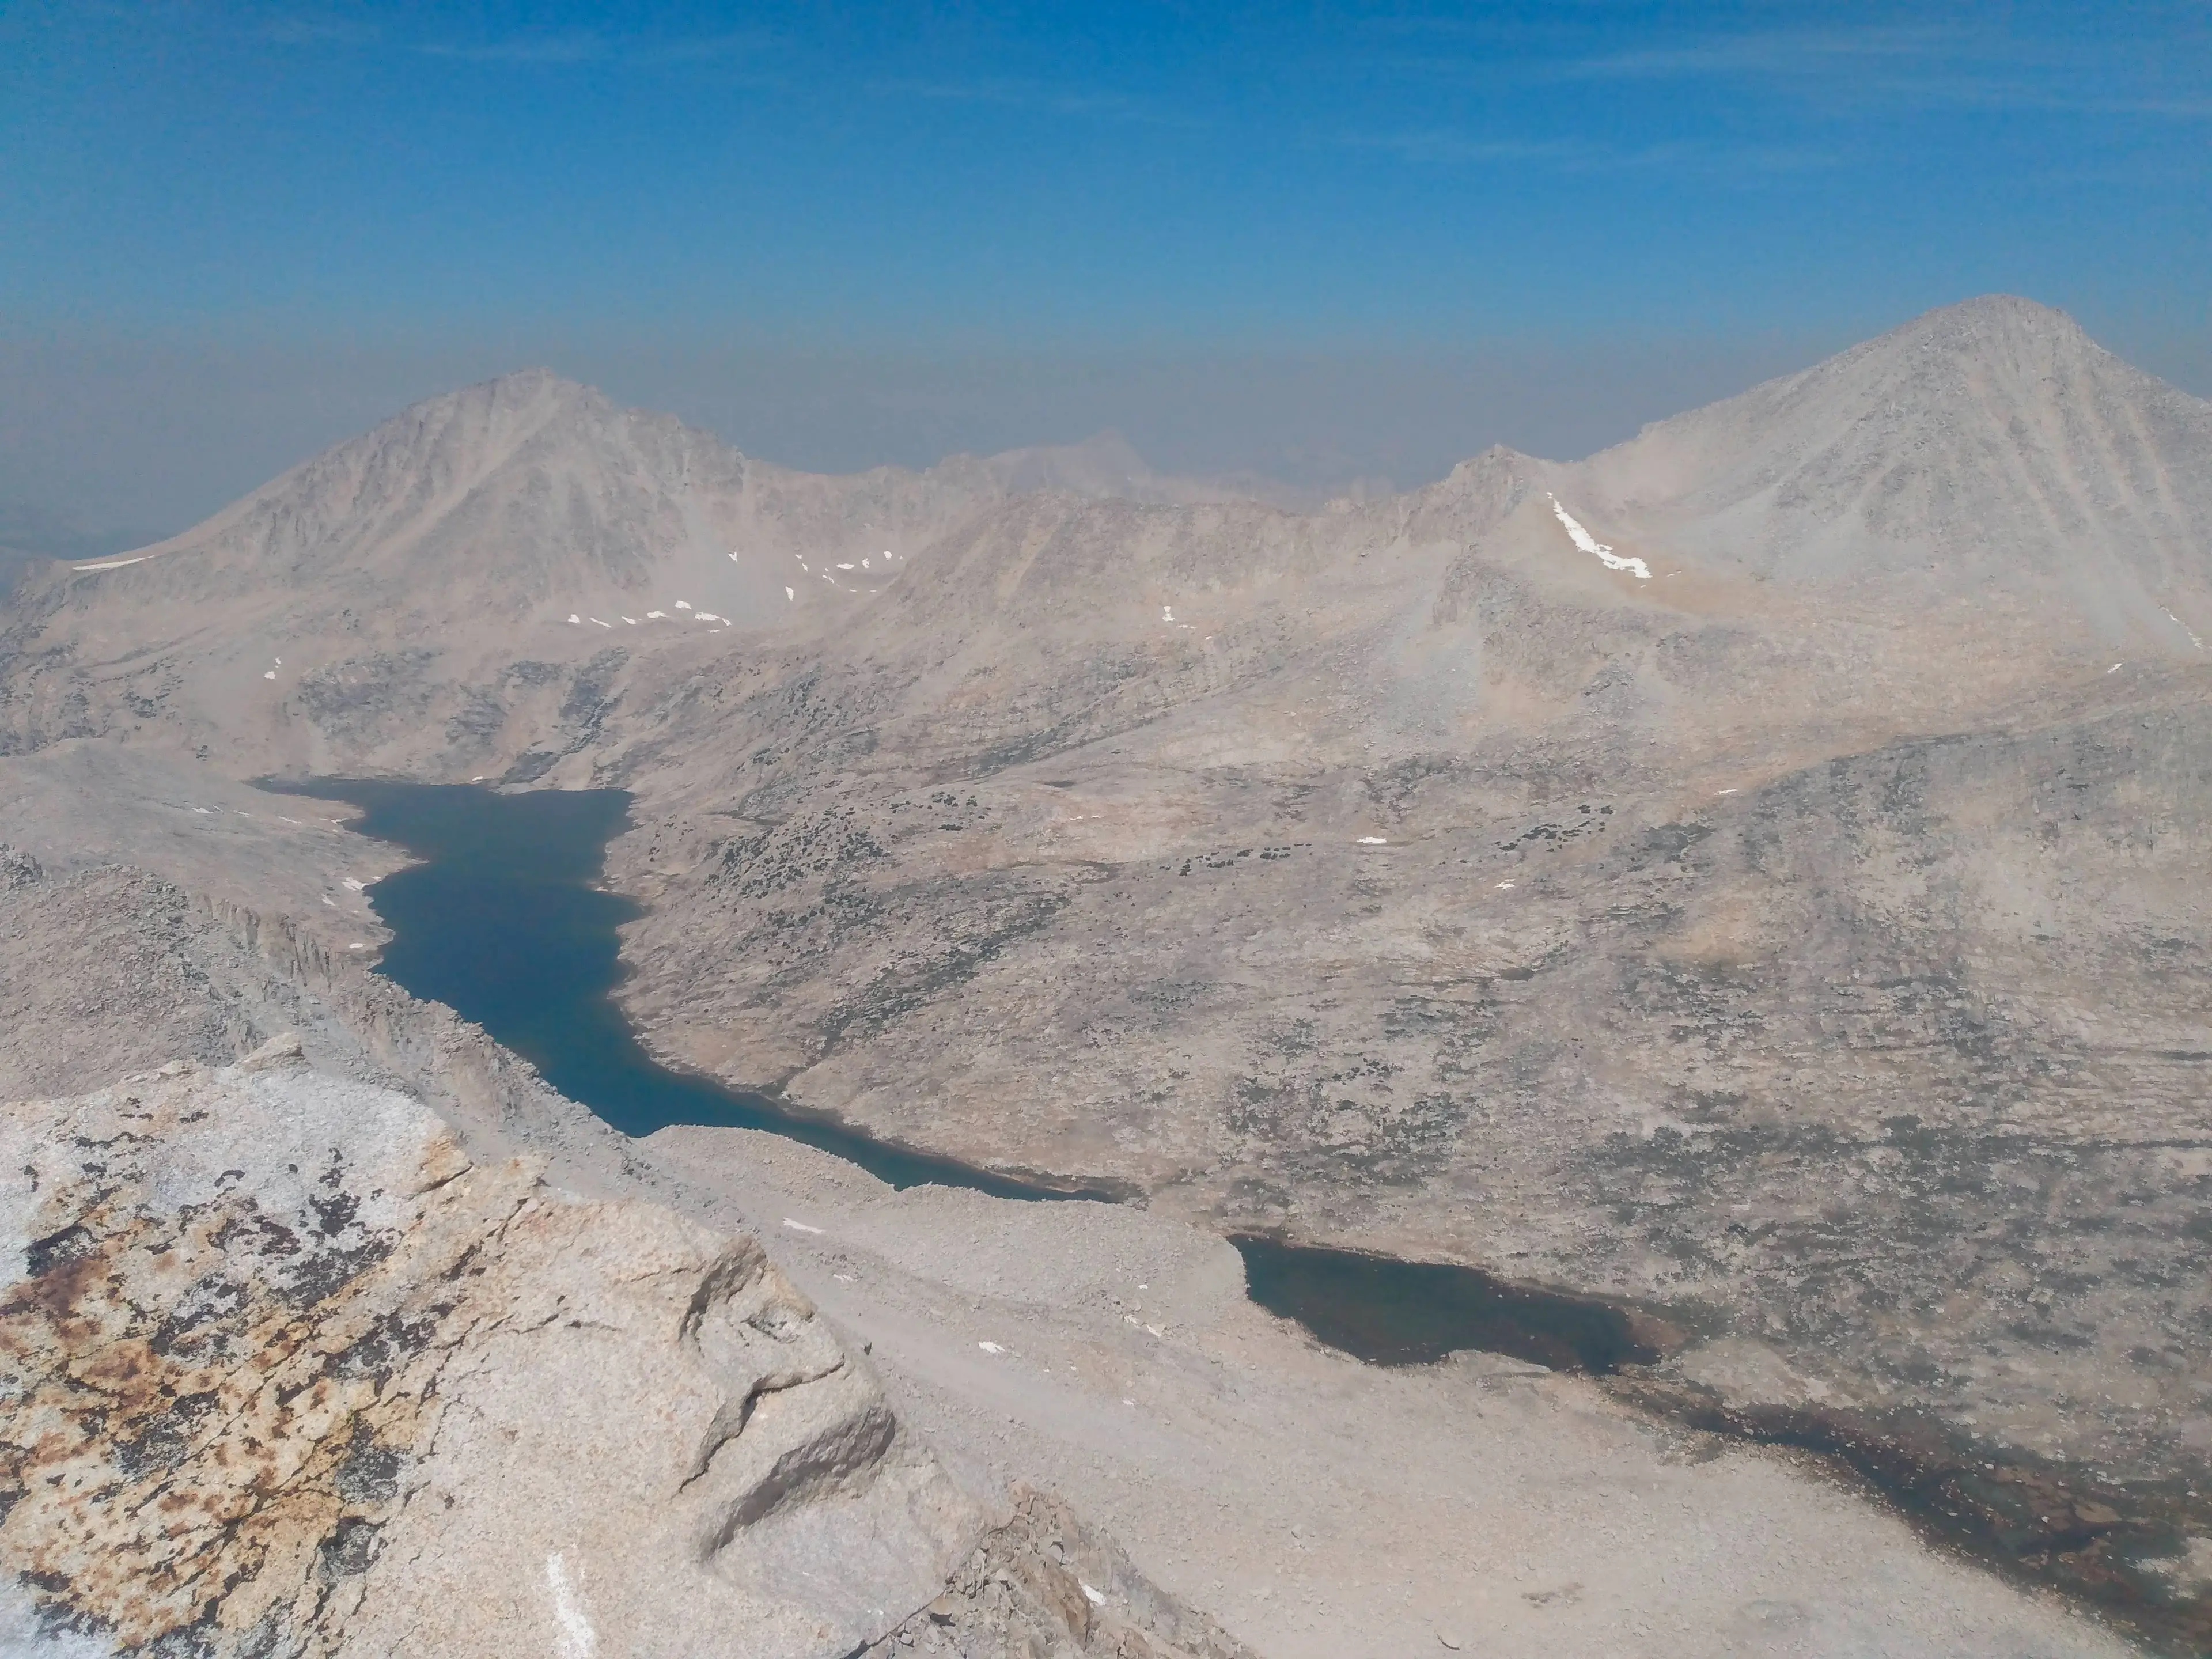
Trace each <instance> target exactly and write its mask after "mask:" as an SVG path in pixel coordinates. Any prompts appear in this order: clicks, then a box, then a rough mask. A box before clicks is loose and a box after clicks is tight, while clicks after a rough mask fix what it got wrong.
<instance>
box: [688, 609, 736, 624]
mask: <svg viewBox="0 0 2212 1659" xmlns="http://www.w3.org/2000/svg"><path fill="white" fill-rule="evenodd" d="M691 614H692V615H693V616H695V617H697V618H698V619H699V620H700V621H701V622H711V623H718V622H727V621H728V620H729V618H728V617H718V616H716V615H715V614H714V612H713V611H693V612H692V613H691Z"/></svg>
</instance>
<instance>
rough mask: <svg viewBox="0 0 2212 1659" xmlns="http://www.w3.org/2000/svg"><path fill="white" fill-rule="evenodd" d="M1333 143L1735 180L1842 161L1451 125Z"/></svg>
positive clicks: (1779, 150) (1434, 161) (1704, 144)
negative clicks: (1477, 131)
mask: <svg viewBox="0 0 2212 1659" xmlns="http://www.w3.org/2000/svg"><path fill="white" fill-rule="evenodd" d="M1332 142H1334V143H1335V144H1336V145H1337V146H1338V147H1340V148H1341V149H1354V150H1367V151H1371V152H1375V153H1377V154H1383V155H1393V156H1395V157H1397V158H1398V159H1399V160H1401V161H1406V162H1407V163H1410V164H1413V165H1438V166H1453V165H1459V166H1480V165H1485V164H1491V163H1495V164H1500V165H1508V166H1519V167H1529V168H1541V169H1546V170H1549V171H1552V172H1556V173H1626V172H1635V171H1639V170H1645V171H1657V170H1665V171H1670V172H1674V173H1685V174H1691V173H1694V174H1699V175H1703V176H1708V177H1712V178H1719V179H1738V180H1751V179H1761V178H1775V177H1779V176H1782V175H1784V174H1789V173H1810V172H1814V171H1815V170H1818V169H1820V168H1825V167H1834V166H1836V165H1837V161H1838V158H1837V157H1836V155H1834V154H1833V153H1832V152H1831V151H1828V150H1826V149H1815V148H1811V147H1807V146H1795V145H1783V144H1747V143H1711V142H1708V141H1705V140H1699V139H1680V140H1672V141H1669V142H1667V143H1651V144H1635V145H1629V144H1618V143H1607V142H1605V141H1603V140H1600V139H1594V138H1534V139H1531V138H1486V137H1478V136H1476V135H1474V134H1471V133H1466V132H1461V131H1454V130H1452V129H1449V128H1436V129H1429V130H1425V131H1409V132H1342V133H1338V134H1336V135H1335V136H1334V139H1333V141H1332Z"/></svg>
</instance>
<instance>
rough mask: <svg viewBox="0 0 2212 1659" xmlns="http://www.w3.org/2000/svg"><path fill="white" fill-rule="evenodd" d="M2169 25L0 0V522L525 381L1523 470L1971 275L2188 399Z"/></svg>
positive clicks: (741, 411) (2196, 329)
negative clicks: (2023, 298) (516, 375)
mask: <svg viewBox="0 0 2212 1659" xmlns="http://www.w3.org/2000/svg"><path fill="white" fill-rule="evenodd" d="M2208 203H2212V7H2208V6H2207V5H2205V4H2203V3H2202V0H2189V3H2171V4H2165V5H2129V4H2124V3H2121V4H2111V3H2107V4H2103V5H2097V6H2090V5H2086V4H2072V5H2063V6H2059V5H2042V6H2039V5H2034V4H2027V3H2018V4H2009V5H2002V6H1990V5H1984V6H1954V7H1947V6H1943V5H1940V4H1927V3H1921V4H1915V5H1911V6H1899V7H1895V8H1884V7H1882V6H1880V5H1873V4H1868V5H1854V6H1850V7H1844V6H1837V5H1823V6H1817V7H1816V6H1793V5H1789V4H1782V3H1756V4H1735V5H1729V4H1724V3H1700V4H1696V5H1674V4H1613V3H1607V0H1556V3H1552V4H1548V5H1541V6H1536V5H1528V6H1512V5H1494V6H1473V5H1462V6H1456V7H1454V6H1440V5H1438V6H1407V5H1383V4H1369V5H1333V4H1315V3H1306V4H1293V3H1289V0H1275V3H1270V4H1261V5H1249V6H1248V5H1237V4H1195V3H1193V4H1182V5H1126V4H1113V3H1105V0H1092V3H1087V4H1081V5H1066V6H1054V5H1048V4H1035V3H1031V4H1021V5H1013V4H1006V5H995V6H994V5H984V4H974V3H970V4H962V5H949V4H948V5H930V4H927V3H913V0H909V3H902V4H897V5H886V6H873V5H867V4H861V3H854V0H841V3H836V4H829V3H811V4H784V5H754V6H732V5H723V6H714V7H709V6H703V5H677V4H671V5H638V6H607V5H601V6H580V5H555V4H533V5H494V4H484V5H474V6H443V5H429V4H416V5H409V4H391V5H381V6H368V5H345V4H328V5H315V4H284V5H256V4H219V3H192V0H162V3H151V4H143V5H131V4H120V3H97V0H66V3H40V0H29V3H24V0H18V3H15V4H13V5H11V6H8V7H6V8H5V9H0V225H4V227H5V234H0V501H5V500H8V499H11V498H12V499H14V500H15V501H27V502H29V503H31V504H33V505H34V506H36V507H41V508H44V509H46V510H48V511H50V512H52V513H57V514H60V515H64V516H66V517H69V518H72V519H74V520H76V521H77V522H78V523H80V524H82V525H86V526H92V527H94V528H113V527H131V528H141V527H143V528H144V529H146V530H149V531H155V530H162V531H166V530H170V529H174V528H177V527H179V526H180V525H181V524H182V523H184V522H187V521H189V520H191V519H192V518H194V517H197V515H199V514H200V513H204V512H206V511H208V510H210V508H212V507H215V506H216V505H218V504H220V503H221V502H222V501H224V500H226V499H228V498H229V497H230V496H232V495H235V494H237V493H239V492H240V490H242V489H246V488H247V487H250V486H251V485H252V484H253V483H257V482H258V481H259V480H260V479H261V478H262V477H266V476H268V475H269V474H270V473H271V472H273V471H276V470H279V469H281V468H282V467H283V466H284V465H289V464H290V463H291V462H292V461H295V460H297V459H301V457H302V456H303V455H305V454H306V453H311V452H312V451H313V449H314V448H316V447H319V446H320V445H322V444H323V443H325V442H328V441H332V440H334V439H336V438H338V437H341V436H343V435H346V434H347V433H349V432H351V431H353V430H356V429H358V428H360V427H362V426H363V425H365V424H367V423H368V422H370V421H373V420H374V419H375V418H377V417H379V416H382V415H384V414H388V413H390V412H392V410H395V409H397V408H398V407H399V406H400V405H402V404H405V403H406V402H408V401H410V400H411V399H412V398H416V397H420V396H423V395H427V394H428V393H431V392H437V391H441V390H444V389H446V388H447V387H448V386H452V385H454V384H457V383H459V382H462V381H465V380H471V379H477V378H481V377H483V375H485V374H492V373H495V372H498V371H499V370H501V369H504V368H513V367H519V366H520V365H522V364H525V363H528V362H549V363H550V364H551V365H552V366H553V367H555V368H559V369H561V370H562V371H563V372H565V373H569V374H576V375H578V376H579V377H580V378H586V379H590V380H594V381H596V382H598V383H599V384H600V385H602V386H605V387H606V389H607V390H608V391H610V392H612V393H613V394H614V395H616V396H617V397H620V398H624V399H625V400H627V401H630V402H635V403H643V404H653V405H657V406H660V407H665V408H671V409H673V410H676V411H677V412H678V413H680V414H683V415H684V416H687V417H688V418H691V419H695V420H698V421H701V422H704V423H706V424H708V425H712V426H714V427H716V428H718V429H720V430H721V431H723V432H724V433H725V434H726V435H727V436H729V437H730V438H732V440H733V441H737V442H738V443H739V444H740V445H741V446H742V447H744V448H746V449H748V450H749V451H751V452H753V453H759V454H763V455H767V456H770V457H773V458H775V459H780V460H787V461H791V462H794V463H797V464H799V465H822V466H854V465H863V464H866V463H867V462H869V461H872V460H876V459H894V460H902V461H919V460H927V459H932V458H933V457H934V456H935V455H936V454H938V453H943V452H944V451H945V450H949V449H954V448H978V449H986V448H993V447H1005V446H1006V445H1009V444H1012V443H1016V442H1022V441H1057V440H1065V439H1069V438H1073V437H1079V436H1081V435H1085V433H1087V432H1089V431H1091V430H1094V429H1096V428H1098V427H1101V426H1104V425H1109V424H1110V425H1116V426H1119V427H1121V428H1122V429H1123V430H1124V431H1126V432H1127V434H1128V435H1129V436H1130V437H1131V438H1132V439H1133V441H1135V442H1136V443H1137V444H1138V446H1139V448H1141V449H1144V450H1146V452H1147V453H1148V454H1149V455H1150V456H1151V457H1152V459H1153V460H1154V461H1155V463H1156V464H1158V465H1164V466H1170V467H1178V468H1187V469H1193V470H1196V469H1206V470H1222V469H1233V468H1238V467H1253V468H1260V469H1264V470H1270V471H1282V472H1287V473H1291V474H1297V475H1302V476H1310V477H1352V476H1358V475H1360V474H1363V473H1364V474H1377V473H1379V474H1384V475H1388V476H1389V477H1393V478H1395V479H1396V480H1397V481H1398V482H1401V483H1406V482H1413V481H1416V480H1418V478H1419V477H1425V476H1431V475H1432V474H1434V473H1435V472H1437V471H1442V470H1443V467H1444V466H1446V465H1449V461H1450V460H1451V459H1454V458H1455V457H1456V456H1458V455H1462V454H1465V453H1471V452H1472V451H1473V450H1474V449H1476V448H1479V447H1481V445H1482V444H1484V443H1486V442H1488V441H1492V439H1503V440H1504V441H1510V442H1514V443H1516V444H1518V445H1520V446H1521V447H1527V448H1532V449H1536V450H1539V451H1549V452H1551V453H1572V452H1574V451H1577V450H1578V449H1586V448H1588V447H1593V446H1595V445H1596V444H1598V443H1601V442H1604V441H1610V440H1612V439H1614V438H1617V437H1620V436H1622V435H1626V433H1627V432H1628V431H1631V430H1632V429H1633V428H1634V427H1635V425H1636V424H1637V423H1638V422H1639V421H1641V420H1644V419H1648V418H1651V417H1653V416H1657V415H1661V414H1664V413H1667V412H1669V411H1670V410H1673V409H1675V408H1678V407H1680V406H1683V405H1685V404H1690V403H1694V402H1696V401H1699V400H1701V399H1703V398H1709V397H1711V396H1713V395H1716V394H1717V393H1719V392H1724V391H1728V390H1732V389H1734V388H1735V387H1736V386H1741V385H1742V384H1746V383H1747V382H1748V381H1749V380H1753V379H1755V378H1758V377H1759V375H1761V374H1765V373H1769V372H1772V371H1774V370H1776V369H1778V368H1787V367H1795V366H1796V365H1797V364H1799V363H1802V362H1806V361H1809V360H1810V359H1811V358H1813V357H1814V356H1818V355H1820V353H1821V352H1822V351H1825V350H1826V349H1832V347H1834V346H1837V345H1840V344H1842V343H1847V342H1848V341H1850V340H1851V339H1854V338H1857V337H1861V336H1863V335H1865V334H1868V333H1871V332H1874V331H1877V330H1879V329H1881V328H1883V327H1887V326H1888V325H1892V324H1893V323H1895V322H1897V321H1899V320H1901V319H1904V318H1905V317H1906V316H1909V315H1911V314H1912V313H1916V312H1917V311H1920V310H1922V309H1924V308H1926V307H1929V306H1930V305H1936V304H1941V303H1943V302H1945V301H1950V300H1954V299H1958V298H1961V297H1964V296H1966V295H1971V294H1975V293H1980V292H1984V291H1989V290H1992V289H2005V290H2010V291H2015V292H2020V293H2026V294H2028V295H2033V296H2034V297H2036V298H2039V299H2041V300H2045V301H2049V302H2051V303H2053V304H2057V305H2062V306H2064V307H2067V308H2069V309H2070V310H2072V311H2074V312H2075V314H2076V315H2078V316H2079V317H2081V319H2082V321H2083V322H2084V323H2085V324H2086V325H2087V326H2088V327H2089V328H2090V329H2091V331H2092V332H2093V333H2095V334H2097V335H2098V336H2099V337H2100V338H2102V339H2104V340H2105V341H2106V343H2109V344H2112V346H2114V347H2115V348H2116V349H2120V350H2122V351H2123V352H2124V355H2127V356H2130V357H2132V358H2133V359H2134V360H2136V361H2137V362H2141V363H2142V364H2143V365H2144V366H2145V367H2147V368H2151V369H2153V370H2154V371H2156V372H2159V373H2161V374H2166V375H2167V376H2168V377H2169V378H2171V379H2173V380H2176V381H2177V382H2179V383H2180V384H2182V385H2185V386H2190V387H2191V389H2192V390H2195V391H2197V392H2212V315H2208V295H2212V278H2208V275H2207V273H2208V272H2212V208H2208V205H2207V204H2208Z"/></svg>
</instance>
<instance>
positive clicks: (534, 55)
mask: <svg viewBox="0 0 2212 1659" xmlns="http://www.w3.org/2000/svg"><path fill="white" fill-rule="evenodd" d="M264 35H265V37H266V38H267V39H268V40H271V41H273V42H275V43H276V45H279V46H300V47H316V46H325V47H327V46H349V47H372V48H382V49H385V50H387V51H394V52H404V53H407V54H410V55H411V56H414V57H418V58H444V59H446V60H447V61H449V62H452V63H459V64H513V65H515V66H518V67H524V68H527V67H532V66H544V67H559V66H562V65H565V64H605V65H607V66H609V67H611V68H628V69H649V68H653V67H656V66H661V65H672V64H708V63H717V62H724V61H728V60H731V59H738V58H752V57H756V56H758V55H760V54H761V53H763V52H765V51H767V50H768V49H769V47H771V46H774V45H775V37H774V36H772V35H770V34H769V33H767V32H766V31H763V30H759V29H737V30H731V31H728V32H726V33H720V34H706V35H688V36H677V37H673V38H665V37H664V38H655V37H653V36H639V35H623V34H615V33H608V32H606V31H605V30H599V29H567V30H562V31H559V32H557V33H543V34H509V35H501V36H496V37H494V38H491V39H485V40H421V39H404V38H400V37H397V36H393V35H391V34H388V33H386V32H384V31H382V30H380V29H379V28H377V27H375V26H374V25H373V24H369V23H365V22H360V21H353V20H350V19H346V18H333V17H314V16H303V15H294V16H289V17H283V18H278V19H276V20H274V21H271V22H270V24H269V25H268V26H267V27H266V29H265V30H264Z"/></svg>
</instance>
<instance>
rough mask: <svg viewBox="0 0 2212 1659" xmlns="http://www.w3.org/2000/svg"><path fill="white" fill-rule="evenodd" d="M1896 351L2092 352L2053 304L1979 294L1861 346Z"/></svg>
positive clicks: (2083, 334) (1969, 353)
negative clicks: (2031, 350)
mask: <svg viewBox="0 0 2212 1659" xmlns="http://www.w3.org/2000/svg"><path fill="white" fill-rule="evenodd" d="M1882 347H1889V349H1896V347H1920V349H1936V352H1955V354H1962V356H1978V354H1984V352H1993V349H1996V352H2002V354H2006V356H2017V354H2020V352H2021V349H2044V352H2053V349H2055V352H2069V354H2070V352H2079V349H2094V345H2093V341H2090V338H2088V334H2086V331H2084V330H2081V325H2079V323H2077V321H2073V316H2069V314H2066V312H2062V310H2057V307H2055V305H2042V303H2039V301H2033V299H2021V296H2020V295H1980V296H1975V299H1962V301H1958V303H1955V305H1938V307H1936V310H1931V312H1923V314H1920V316H1916V319H1911V321H1909V323H1902V325H1898V327H1893V330H1889V331H1887V334H1882V337H1878V338H1871V341H1867V343H1865V345H1863V347H1860V349H1863V352H1875V349H1882Z"/></svg>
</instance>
